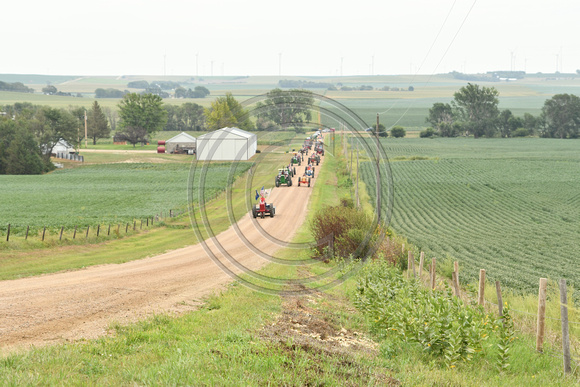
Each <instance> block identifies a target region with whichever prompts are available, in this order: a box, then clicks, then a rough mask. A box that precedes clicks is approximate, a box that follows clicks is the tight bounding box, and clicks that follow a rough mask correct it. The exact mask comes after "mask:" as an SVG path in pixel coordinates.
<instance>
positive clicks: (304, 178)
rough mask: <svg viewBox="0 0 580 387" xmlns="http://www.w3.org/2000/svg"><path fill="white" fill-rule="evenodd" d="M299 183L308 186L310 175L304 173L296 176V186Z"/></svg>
mask: <svg viewBox="0 0 580 387" xmlns="http://www.w3.org/2000/svg"><path fill="white" fill-rule="evenodd" d="M300 185H308V186H309V187H310V177H308V176H306V173H305V174H304V175H302V177H299V178H298V187H300Z"/></svg>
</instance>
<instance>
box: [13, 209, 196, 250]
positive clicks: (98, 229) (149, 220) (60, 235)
mask: <svg viewBox="0 0 580 387" xmlns="http://www.w3.org/2000/svg"><path fill="white" fill-rule="evenodd" d="M184 213H186V211H185V210H175V209H170V210H169V211H165V214H166V215H167V216H168V217H169V218H176V217H179V216H181V215H183V214H184ZM154 219H155V220H158V221H159V220H163V219H164V216H163V211H160V212H159V213H158V214H155V215H153V216H148V217H146V218H145V219H143V218H139V219H138V220H139V221H140V225H139V229H140V230H142V229H143V225H144V224H145V225H146V228H150V227H153V225H154ZM144 220H145V222H144ZM102 224H103V223H98V224H97V225H96V237H97V238H99V237H102V234H104V229H103V232H101V225H102ZM104 224H107V225H108V228H107V236H110V234H111V224H114V223H106V222H105V223H104ZM129 224H130V223H127V226H126V227H125V234H127V233H128V232H129ZM120 226H121V225H120V224H118V225H117V231H116V233H117V235H119V234H120V233H119V231H120V230H119V228H120ZM71 227H72V226H71ZM78 227H79V225H78V224H77V225H75V226H74V229H72V230H74V231H73V236H72V239H76V236H77V229H78ZM80 227H84V226H83V225H81V226H80ZM18 228H19V226H15V225H14V224H11V223H8V226H7V228H6V242H7V243H10V242H11V241H13V240H14V238H15V237H16V238H18V237H21V236H18V234H16V232H17V231H16V230H17V229H18ZM94 228H95V226H94V225H93V227H92V229H94ZM23 229H24V226H22V229H21V230H23ZM47 229H48V231H49V233H48V235H51V234H50V230H53V228H52V227H47V226H42V227H40V228H39V229H38V230H42V236H41V237H40V239H41V241H42V242H44V240H45V237H46V236H47V233H46V231H47ZM54 229H56V230H57V234H56V235H57V236H58V240H59V241H62V238H63V235H65V234H66V233H65V231H66V230H65V226H60V227H56V228H54ZM59 229H60V230H59ZM90 230H91V225H90V224H89V225H87V229H86V232H85V238H88V237H89V234H90ZM136 230H137V220H136V219H135V218H134V219H133V231H136ZM29 234H30V225H27V226H26V232H25V235H24V240H28V239H29V238H28V237H29ZM65 239H66V238H65Z"/></svg>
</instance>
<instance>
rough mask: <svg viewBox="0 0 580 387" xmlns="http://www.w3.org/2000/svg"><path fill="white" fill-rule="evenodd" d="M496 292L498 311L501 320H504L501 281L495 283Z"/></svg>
mask: <svg viewBox="0 0 580 387" xmlns="http://www.w3.org/2000/svg"><path fill="white" fill-rule="evenodd" d="M495 291H496V293H497V309H498V313H499V318H500V319H501V318H503V298H502V296H501V286H500V284H499V281H495ZM502 324H503V321H502Z"/></svg>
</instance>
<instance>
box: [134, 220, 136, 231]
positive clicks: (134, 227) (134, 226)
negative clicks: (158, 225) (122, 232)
mask: <svg viewBox="0 0 580 387" xmlns="http://www.w3.org/2000/svg"><path fill="white" fill-rule="evenodd" d="M135 226H137V221H136V220H134V221H133V231H135Z"/></svg>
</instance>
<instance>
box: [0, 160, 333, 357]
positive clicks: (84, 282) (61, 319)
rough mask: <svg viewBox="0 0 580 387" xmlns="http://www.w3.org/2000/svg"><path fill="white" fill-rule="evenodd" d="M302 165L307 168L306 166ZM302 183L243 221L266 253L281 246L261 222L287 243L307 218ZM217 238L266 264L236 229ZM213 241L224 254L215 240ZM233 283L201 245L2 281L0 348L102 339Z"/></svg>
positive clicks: (249, 260)
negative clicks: (270, 213)
mask: <svg viewBox="0 0 580 387" xmlns="http://www.w3.org/2000/svg"><path fill="white" fill-rule="evenodd" d="M323 159H324V158H323ZM296 168H297V171H299V172H303V171H304V169H303V168H304V164H302V166H301V167H296ZM316 169H317V171H316V172H317V174H318V168H316ZM272 179H273V178H272ZM316 180H317V179H316V178H315V179H313V180H312V181H313V184H314V183H315V182H316ZM296 182H297V177H294V179H293V183H294V184H293V185H292V186H291V187H286V186H282V187H280V188H275V189H273V190H272V192H271V194H270V197H269V198H268V202H273V203H274V205H275V206H276V215H275V217H274V218H269V217H266V218H265V219H256V220H255V219H253V218H252V217H251V216H250V215H249V214H248V215H245V216H244V217H243V218H242V219H241V220H240V221H239V222H238V226H239V229H240V231H241V232H243V234H244V236H245V237H246V238H247V239H248V240H249V241H251V243H252V244H253V245H254V246H255V247H257V248H259V249H260V250H262V251H263V252H264V253H266V254H272V253H274V252H275V251H276V250H278V249H279V248H280V244H279V243H274V242H271V241H270V240H269V239H268V238H266V237H264V236H263V235H262V233H261V232H260V230H259V228H258V227H257V226H256V224H258V225H260V226H262V227H263V231H265V232H267V233H268V234H269V235H271V236H273V237H275V238H278V239H280V240H282V241H287V242H288V241H290V240H291V238H292V236H293V235H294V234H295V232H296V231H297V229H298V228H299V227H300V226H301V225H302V223H303V222H304V219H305V216H306V209H307V205H308V201H309V198H310V194H311V192H312V189H311V188H307V187H304V186H301V187H298V186H297V184H296ZM263 231H262V232H263ZM192 233H193V231H192ZM217 239H218V240H219V242H220V243H221V244H222V245H223V247H224V248H225V249H226V251H228V252H229V253H230V254H231V255H232V256H233V257H234V258H235V259H236V261H237V262H240V263H242V264H243V265H245V266H246V267H248V268H250V269H252V270H254V269H258V268H260V267H262V266H264V265H265V264H267V263H268V260H267V259H265V258H262V257H260V256H258V255H256V253H254V252H253V251H252V250H251V249H250V248H248V247H247V246H246V245H245V244H244V242H243V241H242V240H241V239H240V238H239V236H238V234H237V233H236V231H235V230H234V228H233V227H230V228H229V229H228V230H226V231H224V232H223V233H221V234H219V235H218V236H217ZM208 246H210V247H212V251H215V252H216V253H217V252H218V251H219V250H218V249H217V248H215V247H214V245H213V242H212V241H210V242H208ZM219 256H220V257H221V255H219ZM237 271H238V272H239V270H237ZM231 281H232V279H231V277H230V276H228V275H227V274H225V273H224V272H223V271H222V270H221V269H220V268H218V266H217V265H216V264H215V263H214V262H213V261H212V260H211V259H210V258H209V257H208V255H207V254H206V252H205V251H204V250H203V248H202V246H201V245H200V244H197V245H193V246H188V247H185V248H182V249H179V250H174V251H171V252H168V253H165V254H162V255H159V256H155V257H149V258H145V259H141V260H136V261H132V262H127V263H124V264H115V265H101V266H93V267H89V268H87V269H83V270H78V271H71V272H63V273H57V274H49V275H42V276H38V277H30V278H23V279H17V280H9V281H1V282H0V353H9V352H12V351H14V350H18V349H22V348H26V347H28V346H30V345H36V346H41V345H46V344H52V343H60V342H66V341H73V340H78V339H82V338H87V339H89V338H96V337H99V336H102V335H105V334H106V333H107V329H108V328H109V327H110V324H111V323H113V322H119V323H128V322H133V321H137V320H139V319H142V318H144V317H147V316H150V315H152V314H153V313H161V312H168V313H173V312H176V313H180V312H185V311H188V310H194V309H196V308H197V307H199V305H200V302H201V299H202V298H203V297H204V296H207V295H209V294H211V293H213V292H214V291H215V290H219V289H221V288H223V286H224V285H225V284H227V283H228V282H231Z"/></svg>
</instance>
